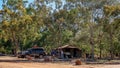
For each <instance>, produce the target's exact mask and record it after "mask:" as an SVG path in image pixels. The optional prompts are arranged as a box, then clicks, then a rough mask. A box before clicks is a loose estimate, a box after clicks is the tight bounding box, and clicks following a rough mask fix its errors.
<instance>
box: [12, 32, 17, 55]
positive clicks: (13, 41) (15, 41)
mask: <svg viewBox="0 0 120 68" xmlns="http://www.w3.org/2000/svg"><path fill="white" fill-rule="evenodd" d="M12 35H13V38H12V43H13V45H14V55H15V56H17V51H18V49H19V48H18V40H17V38H16V36H15V33H14V32H13V33H12Z"/></svg>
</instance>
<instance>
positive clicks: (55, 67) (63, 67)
mask: <svg viewBox="0 0 120 68" xmlns="http://www.w3.org/2000/svg"><path fill="white" fill-rule="evenodd" d="M16 59H18V58H15V57H0V60H16ZM0 68H120V65H86V64H82V65H74V64H73V63H68V62H60V63H45V62H44V63H40V62H39V63H38V62H17V63H15V62H0Z"/></svg>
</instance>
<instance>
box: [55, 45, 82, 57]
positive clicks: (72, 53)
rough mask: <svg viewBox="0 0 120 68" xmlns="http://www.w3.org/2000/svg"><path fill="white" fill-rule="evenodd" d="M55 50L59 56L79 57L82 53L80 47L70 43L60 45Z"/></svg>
mask: <svg viewBox="0 0 120 68" xmlns="http://www.w3.org/2000/svg"><path fill="white" fill-rule="evenodd" d="M56 50H57V51H58V53H60V55H59V57H61V58H80V57H81V54H82V51H81V49H79V48H78V47H75V46H72V45H65V46H61V47H58V48H57V49H56ZM61 55H62V56H61Z"/></svg>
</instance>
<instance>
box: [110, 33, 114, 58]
mask: <svg viewBox="0 0 120 68" xmlns="http://www.w3.org/2000/svg"><path fill="white" fill-rule="evenodd" d="M112 39H113V35H112V31H111V32H110V58H111V59H113V58H114V54H113V40H112Z"/></svg>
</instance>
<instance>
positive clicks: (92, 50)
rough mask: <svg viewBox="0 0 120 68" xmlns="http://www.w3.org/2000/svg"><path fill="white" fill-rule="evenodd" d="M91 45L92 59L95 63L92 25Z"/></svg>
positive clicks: (91, 29)
mask: <svg viewBox="0 0 120 68" xmlns="http://www.w3.org/2000/svg"><path fill="white" fill-rule="evenodd" d="M90 44H91V59H92V60H93V61H94V39H93V26H92V25H90Z"/></svg>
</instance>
